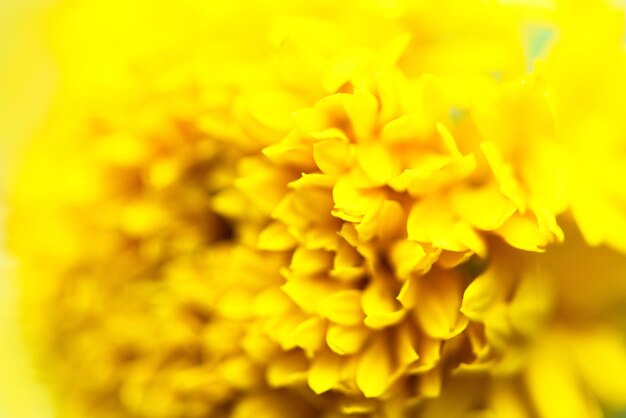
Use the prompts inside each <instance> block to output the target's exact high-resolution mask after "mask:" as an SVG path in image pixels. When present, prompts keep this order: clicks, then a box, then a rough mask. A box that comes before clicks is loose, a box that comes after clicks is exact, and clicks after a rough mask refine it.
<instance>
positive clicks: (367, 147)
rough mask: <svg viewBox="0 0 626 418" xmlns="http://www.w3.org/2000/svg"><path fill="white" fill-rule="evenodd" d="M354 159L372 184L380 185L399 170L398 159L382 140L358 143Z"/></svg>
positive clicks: (398, 172)
mask: <svg viewBox="0 0 626 418" xmlns="http://www.w3.org/2000/svg"><path fill="white" fill-rule="evenodd" d="M356 160H357V162H358V163H359V165H360V166H361V168H362V169H363V171H364V172H365V174H366V175H367V177H368V178H369V179H370V180H372V186H382V185H384V184H386V183H387V181H388V180H389V179H391V178H392V177H394V176H397V175H399V174H400V172H401V169H402V167H401V165H400V161H398V159H397V157H396V156H395V155H394V154H392V152H391V151H390V150H389V148H388V147H387V146H386V145H385V144H384V143H382V142H378V141H377V142H368V143H365V144H359V146H358V147H357V149H356Z"/></svg>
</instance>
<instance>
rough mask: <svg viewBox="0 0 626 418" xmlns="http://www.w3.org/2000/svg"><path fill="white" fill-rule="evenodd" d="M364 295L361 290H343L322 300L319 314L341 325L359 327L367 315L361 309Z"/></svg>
mask: <svg viewBox="0 0 626 418" xmlns="http://www.w3.org/2000/svg"><path fill="white" fill-rule="evenodd" d="M361 298H362V294H361V291H360V290H356V289H353V290H343V291H340V292H337V293H334V294H333V295H331V296H329V297H327V298H326V299H324V300H322V301H321V303H320V304H319V313H320V315H321V316H323V317H325V318H328V319H329V320H331V321H333V322H334V323H336V324H339V325H347V326H352V325H359V324H362V323H363V319H364V318H365V315H364V314H363V309H362V308H361Z"/></svg>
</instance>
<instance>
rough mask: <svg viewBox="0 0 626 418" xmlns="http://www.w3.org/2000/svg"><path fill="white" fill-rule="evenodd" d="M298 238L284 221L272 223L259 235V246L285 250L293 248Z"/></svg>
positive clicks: (270, 249) (264, 248)
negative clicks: (294, 236) (295, 237)
mask: <svg viewBox="0 0 626 418" xmlns="http://www.w3.org/2000/svg"><path fill="white" fill-rule="evenodd" d="M295 245H296V240H295V239H294V238H293V237H292V236H291V234H290V233H289V231H288V230H287V227H286V226H285V224H283V223H282V222H278V221H276V222H272V223H270V224H269V225H268V226H267V227H266V228H265V229H264V230H263V231H262V232H261V234H260V235H259V240H258V242H257V247H258V248H259V249H260V250H268V251H285V250H289V249H291V248H293V247H294V246H295Z"/></svg>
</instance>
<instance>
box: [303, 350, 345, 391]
mask: <svg viewBox="0 0 626 418" xmlns="http://www.w3.org/2000/svg"><path fill="white" fill-rule="evenodd" d="M343 361H344V359H343V358H342V357H341V356H340V355H338V354H335V353H333V352H332V351H324V352H321V353H318V354H317V355H316V356H315V358H314V359H313V360H312V362H311V368H310V369H309V374H308V379H307V382H308V384H309V387H310V388H311V389H312V390H313V392H315V393H317V394H318V395H319V394H320V393H324V392H327V391H329V390H331V389H333V388H334V387H335V386H336V385H337V383H338V382H339V379H340V377H341V366H342V363H343Z"/></svg>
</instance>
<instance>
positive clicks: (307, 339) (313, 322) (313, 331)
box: [293, 316, 326, 352]
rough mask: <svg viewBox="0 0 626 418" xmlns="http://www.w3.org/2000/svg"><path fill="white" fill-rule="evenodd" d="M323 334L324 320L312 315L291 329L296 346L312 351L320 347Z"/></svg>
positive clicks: (324, 333)
mask: <svg viewBox="0 0 626 418" xmlns="http://www.w3.org/2000/svg"><path fill="white" fill-rule="evenodd" d="M325 335H326V321H324V320H323V319H322V318H319V317H317V316H313V317H311V318H309V319H307V320H306V321H304V322H301V323H300V325H298V326H297V327H296V329H295V330H294V331H293V340H294V341H295V344H296V345H297V346H298V347H302V348H304V349H305V350H307V351H309V352H312V351H316V350H318V349H319V348H320V347H322V345H323V344H324V337H325Z"/></svg>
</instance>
